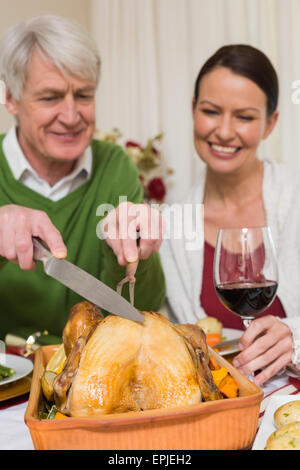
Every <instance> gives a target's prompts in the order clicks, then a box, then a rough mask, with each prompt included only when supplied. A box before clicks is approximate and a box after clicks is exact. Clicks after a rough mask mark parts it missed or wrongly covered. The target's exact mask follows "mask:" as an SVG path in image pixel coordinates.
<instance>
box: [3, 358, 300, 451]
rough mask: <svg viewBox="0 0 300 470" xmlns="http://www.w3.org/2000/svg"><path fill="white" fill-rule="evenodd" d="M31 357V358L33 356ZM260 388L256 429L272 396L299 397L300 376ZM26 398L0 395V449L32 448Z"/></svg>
mask: <svg viewBox="0 0 300 470" xmlns="http://www.w3.org/2000/svg"><path fill="white" fill-rule="evenodd" d="M31 359H32V360H33V357H31ZM23 380H27V381H30V380H31V377H30V376H28V377H26V378H25V379H23ZM25 385H26V384H25ZM261 389H262V390H263V394H264V395H263V399H262V402H261V404H260V413H259V419H258V428H257V430H259V427H260V425H261V423H262V420H263V417H264V413H265V410H266V408H267V405H268V403H269V401H270V399H271V398H272V397H276V396H281V395H282V396H285V395H291V396H292V395H295V396H296V395H299V397H300V377H296V376H294V375H290V374H288V373H287V372H286V371H285V372H281V373H280V374H278V375H275V376H274V377H272V378H271V379H270V380H269V381H268V382H266V383H265V384H264V385H263V386H261ZM0 391H1V387H0ZM28 400H29V387H28V386H27V391H26V393H23V394H22V393H21V394H20V395H18V396H15V397H13V398H8V399H6V400H2V401H1V395H0V450H34V445H33V442H32V440H31V435H30V431H29V428H28V427H27V425H26V424H25V421H24V415H25V411H26V408H27V405H28Z"/></svg>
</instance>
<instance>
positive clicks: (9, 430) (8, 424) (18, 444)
mask: <svg viewBox="0 0 300 470" xmlns="http://www.w3.org/2000/svg"><path fill="white" fill-rule="evenodd" d="M27 404H28V402H25V403H21V404H20V405H15V406H11V407H10V408H6V409H4V410H0V450H33V449H34V447H33V443H32V440H31V436H30V432H29V429H28V427H27V426H26V424H25V422H24V414H25V411H26V407H27Z"/></svg>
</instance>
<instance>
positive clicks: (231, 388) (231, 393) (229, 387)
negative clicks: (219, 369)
mask: <svg viewBox="0 0 300 470" xmlns="http://www.w3.org/2000/svg"><path fill="white" fill-rule="evenodd" d="M218 388H219V390H220V392H221V393H223V395H225V397H227V398H235V397H237V395H238V385H237V383H236V381H235V380H234V378H233V377H231V375H226V377H224V379H223V380H222V381H221V383H220V385H219V386H218Z"/></svg>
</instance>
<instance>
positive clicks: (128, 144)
mask: <svg viewBox="0 0 300 470" xmlns="http://www.w3.org/2000/svg"><path fill="white" fill-rule="evenodd" d="M125 147H126V148H128V147H137V148H139V149H142V146H141V145H140V144H138V143H137V142H134V141H133V140H128V142H126V144H125Z"/></svg>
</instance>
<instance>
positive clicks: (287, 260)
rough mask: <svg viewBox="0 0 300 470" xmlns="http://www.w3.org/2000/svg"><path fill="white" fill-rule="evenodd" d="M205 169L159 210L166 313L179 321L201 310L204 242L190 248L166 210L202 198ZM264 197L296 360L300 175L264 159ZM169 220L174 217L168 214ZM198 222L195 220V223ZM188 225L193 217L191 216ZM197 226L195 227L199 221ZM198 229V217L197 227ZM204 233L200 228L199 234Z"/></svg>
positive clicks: (299, 346) (299, 356) (299, 350)
mask: <svg viewBox="0 0 300 470" xmlns="http://www.w3.org/2000/svg"><path fill="white" fill-rule="evenodd" d="M205 178H206V171H203V173H202V174H201V177H200V181H198V184H197V185H196V186H194V187H193V188H192V190H191V191H190V193H189V195H188V197H187V198H186V199H185V201H183V202H182V203H181V204H175V205H172V206H170V207H169V208H167V209H166V210H165V211H164V212H163V218H164V220H165V221H166V226H167V230H166V236H165V239H164V241H163V243H162V246H161V250H160V255H161V260H162V265H163V268H164V273H165V278H166V286H167V300H168V306H169V310H170V311H169V316H170V318H171V319H172V320H173V321H176V322H179V323H195V322H196V321H197V320H198V319H199V318H203V317H205V316H206V314H205V312H204V310H203V308H202V306H201V304H200V293H201V288H202V274H203V261H204V245H203V244H201V247H200V248H198V249H197V250H191V251H189V250H188V249H186V248H187V243H188V242H189V240H187V239H186V237H185V236H184V234H185V232H184V233H183V236H182V237H181V238H176V239H175V237H174V236H173V237H172V233H173V230H174V227H173V228H172V226H170V225H169V221H170V219H172V217H170V214H171V213H173V214H174V213H176V214H179V213H182V210H183V209H182V207H183V204H193V205H195V204H201V203H202V202H203V196H204V186H205ZM263 199H264V206H265V211H266V218H267V225H269V227H270V228H271V232H272V236H273V240H274V244H275V247H276V252H277V257H278V266H279V284H278V291H277V295H278V297H279V299H280V301H281V303H282V305H283V308H284V310H285V312H286V315H287V318H286V319H284V320H282V321H284V323H286V324H287V325H288V326H289V327H290V328H291V330H292V332H293V336H294V346H295V354H294V362H300V178H299V175H298V174H295V173H292V172H291V171H290V170H289V169H288V168H287V167H286V166H284V165H283V164H279V163H274V162H271V161H269V160H265V161H264V177H263ZM172 220H173V219H172ZM198 226H199V224H198ZM193 227H194V228H195V227H196V222H195V221H193ZM198 228H199V227H198ZM201 229H202V232H203V223H202V225H201V227H200V230H201ZM201 237H203V233H202V234H201Z"/></svg>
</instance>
